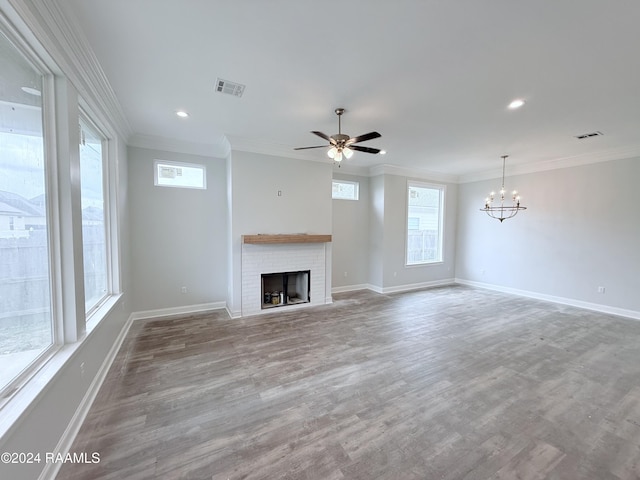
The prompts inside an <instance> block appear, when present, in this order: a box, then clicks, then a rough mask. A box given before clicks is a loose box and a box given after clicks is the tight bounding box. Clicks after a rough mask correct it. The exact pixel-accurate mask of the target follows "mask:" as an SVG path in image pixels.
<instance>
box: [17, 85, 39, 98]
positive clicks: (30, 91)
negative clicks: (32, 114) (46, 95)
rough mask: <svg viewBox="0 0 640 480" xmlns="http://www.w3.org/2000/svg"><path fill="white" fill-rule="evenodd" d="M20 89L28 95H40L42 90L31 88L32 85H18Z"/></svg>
mask: <svg viewBox="0 0 640 480" xmlns="http://www.w3.org/2000/svg"><path fill="white" fill-rule="evenodd" d="M20 89H21V90H22V91H23V92H24V93H28V94H29V95H34V96H36V97H39V96H41V95H42V92H41V91H40V90H38V89H37V88H33V87H20Z"/></svg>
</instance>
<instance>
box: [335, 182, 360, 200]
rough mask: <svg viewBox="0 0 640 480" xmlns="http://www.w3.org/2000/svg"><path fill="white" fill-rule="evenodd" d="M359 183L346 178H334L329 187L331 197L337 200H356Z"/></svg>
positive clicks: (358, 193)
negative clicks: (330, 187)
mask: <svg viewBox="0 0 640 480" xmlns="http://www.w3.org/2000/svg"><path fill="white" fill-rule="evenodd" d="M359 190H360V184H359V183H358V182H350V181H348V180H334V181H333V183H332V189H331V198H334V199H339V200H358V198H359V195H360V192H359Z"/></svg>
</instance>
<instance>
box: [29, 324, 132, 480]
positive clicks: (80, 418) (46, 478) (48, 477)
mask: <svg viewBox="0 0 640 480" xmlns="http://www.w3.org/2000/svg"><path fill="white" fill-rule="evenodd" d="M132 324H133V315H129V318H128V319H127V321H126V322H125V324H124V326H123V327H122V329H121V330H120V333H119V334H118V337H117V338H116V340H115V342H113V345H111V348H110V349H109V353H108V354H107V356H106V357H105V359H104V361H103V362H102V365H101V366H100V369H99V370H98V373H97V374H96V376H95V377H93V380H92V381H91V384H90V385H89V388H88V389H87V392H86V393H85V394H84V397H83V398H82V400H81V401H80V405H78V408H77V409H76V411H75V413H74V414H73V417H72V418H71V421H70V422H69V424H68V425H67V428H66V429H65V431H64V433H63V434H62V436H61V437H60V440H58V444H57V445H56V447H55V449H54V450H53V452H52V453H53V454H54V455H56V456H57V455H58V454H60V455H62V456H65V455H66V454H67V453H68V452H69V450H70V449H71V446H72V445H73V441H74V440H75V438H76V436H77V435H78V432H79V431H80V427H81V426H82V424H83V423H84V421H85V419H86V417H87V414H88V413H89V409H90V408H91V405H93V402H94V400H95V399H96V396H97V395H98V392H99V391H100V388H101V387H102V384H103V383H104V380H105V378H106V377H107V373H108V372H109V369H110V368H111V365H112V364H113V362H114V360H115V359H116V355H117V354H118V352H119V351H120V347H121V346H122V343H123V342H124V339H125V338H126V337H127V334H128V333H129V329H130V328H131V325H132ZM62 465H63V463H62V462H50V463H49V462H47V463H46V465H45V467H44V468H43V469H42V472H41V473H40V476H39V477H38V480H54V479H55V478H56V476H57V474H58V471H59V470H60V467H61V466H62Z"/></svg>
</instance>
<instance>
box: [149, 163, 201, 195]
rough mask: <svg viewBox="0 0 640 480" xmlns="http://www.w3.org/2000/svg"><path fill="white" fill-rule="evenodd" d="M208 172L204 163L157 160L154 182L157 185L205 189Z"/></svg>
mask: <svg viewBox="0 0 640 480" xmlns="http://www.w3.org/2000/svg"><path fill="white" fill-rule="evenodd" d="M206 173H207V170H206V167H205V166H204V165H196V164H193V163H180V162H167V161H164V160H156V161H155V163H154V184H155V186H156V187H178V188H197V189H200V190H205V189H206V188H207V174H206Z"/></svg>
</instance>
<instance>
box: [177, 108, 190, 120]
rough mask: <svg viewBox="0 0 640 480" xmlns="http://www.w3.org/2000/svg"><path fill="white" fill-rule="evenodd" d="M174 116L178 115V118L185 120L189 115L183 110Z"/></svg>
mask: <svg viewBox="0 0 640 480" xmlns="http://www.w3.org/2000/svg"><path fill="white" fill-rule="evenodd" d="M176 115H178V116H179V117H180V118H187V117H188V116H189V114H188V113H187V112H185V111H184V110H178V111H177V112H176Z"/></svg>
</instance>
